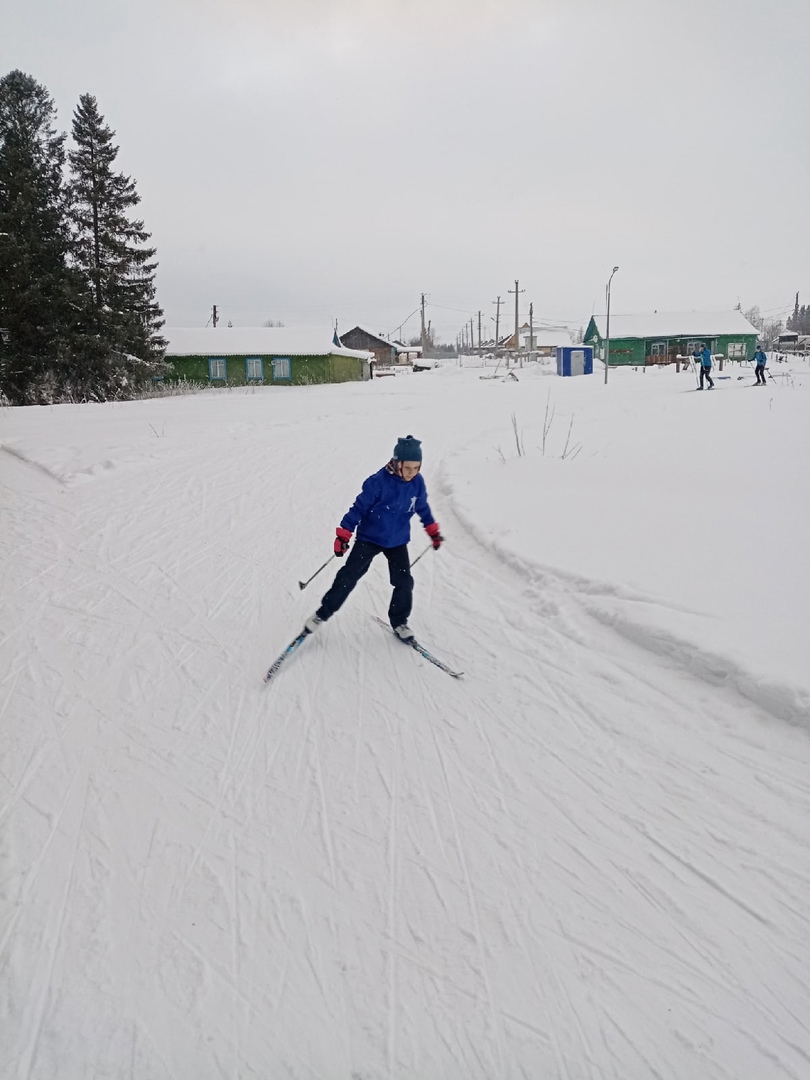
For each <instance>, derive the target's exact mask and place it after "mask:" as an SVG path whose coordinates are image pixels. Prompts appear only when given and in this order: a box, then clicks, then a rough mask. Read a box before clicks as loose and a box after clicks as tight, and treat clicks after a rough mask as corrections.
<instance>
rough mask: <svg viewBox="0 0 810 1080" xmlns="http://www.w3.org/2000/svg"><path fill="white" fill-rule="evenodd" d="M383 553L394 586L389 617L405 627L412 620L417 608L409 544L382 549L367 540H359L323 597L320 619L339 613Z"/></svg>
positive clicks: (392, 623)
mask: <svg viewBox="0 0 810 1080" xmlns="http://www.w3.org/2000/svg"><path fill="white" fill-rule="evenodd" d="M380 552H382V553H383V555H385V557H386V559H387V560H388V580H389V581H390V582H391V584H392V585H393V586H394V592H393V594H392V596H391V603H390V604H389V605H388V618H389V620H390V622H391V625H392V626H401V625H402V623H405V622H407V621H408V616H409V615H410V613H411V608H412V607H413V578H412V577H411V560H410V559H409V557H408V545H407V544H401V545H400V546H399V547H393V548H382V547H380V546H379V545H378V544H369V543H368V542H367V541H365V540H355V542H354V544H353V545H352V549H351V551H350V552H349V554H348V556H347V558H346V563H345V565H344V566H341V568H340V570H338V572H337V576H336V578H335V581H334V584H333V585H332V588H331V589H330V590H329V591H328V592H327V593H326V594H325V595H324V597H323V599H322V600H321V606H320V607H319V608H318V610H317V612H316V614H317V616H318V618H320V619H328V618H330V617H331V616H332V615H334V614H335V612H336V611H337V610H338V608H340V607H341V606H342V605H343V604H344V603H345V601H346V598H347V597H348V595H349V593H350V592H351V591H352V589H353V588H354V587H355V585H356V584H357V582H358V581H359V580H360V578H361V577H362V576H363V574H365V573H366V572H367V571H368V568H369V567H370V566H371V563H372V561H373V560H374V559H375V558H376V557H377V555H379V554H380Z"/></svg>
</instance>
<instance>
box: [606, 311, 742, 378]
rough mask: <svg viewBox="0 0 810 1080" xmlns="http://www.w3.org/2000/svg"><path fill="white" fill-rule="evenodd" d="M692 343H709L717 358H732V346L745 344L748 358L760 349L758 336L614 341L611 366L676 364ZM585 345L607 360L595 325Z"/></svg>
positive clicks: (729, 335) (690, 335) (611, 347)
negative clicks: (662, 348)
mask: <svg viewBox="0 0 810 1080" xmlns="http://www.w3.org/2000/svg"><path fill="white" fill-rule="evenodd" d="M690 341H705V342H706V344H707V345H708V346H709V348H710V349H711V351H712V353H713V355H715V356H725V357H727V356H728V354H729V345H730V344H732V343H734V344H736V343H741V344H742V345H743V346H744V350H745V357H744V359H746V360H747V359H748V358H749V357H750V356H753V354H754V350H755V349H756V346H757V335H756V334H715V335H707V334H684V335H681V336H679V337H672V338H663V337H660V336H658V337H646V338H632V337H613V336H611V338H610V366H611V367H614V366H615V367H620V366H622V365H628V366H637V367H644V366H651V365H655V364H674V363H675V359H676V357H677V356H678V355H680V356H684V355H685V354H686V352H687V345H688V343H689V342H690ZM585 344H586V345H593V346H594V355H595V357H598V358H599V359H604V357H603V356H602V355H601V350H602V347H603V346H604V339H603V338H602V336H601V334H600V333H599V331H598V330H597V328H596V325H595V323H594V322H593V321H591V323H590V324H589V326H588V331H587V333H586V335H585ZM657 344H663V345H665V347H666V351H665V352H662V353H661V354H659V355H655V356H654V355H653V349H652V347H653V345H657Z"/></svg>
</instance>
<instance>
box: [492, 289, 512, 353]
mask: <svg viewBox="0 0 810 1080" xmlns="http://www.w3.org/2000/svg"><path fill="white" fill-rule="evenodd" d="M492 303H493V304H497V307H496V308H495V359H496V360H497V359H498V341H499V340H500V339H499V336H498V335H499V330H498V328H499V326H500V325H501V298H500V296H499V297H498V299H497V300H493V301H492ZM506 366H507V367H508V366H509V361H508V360H507V361H506Z"/></svg>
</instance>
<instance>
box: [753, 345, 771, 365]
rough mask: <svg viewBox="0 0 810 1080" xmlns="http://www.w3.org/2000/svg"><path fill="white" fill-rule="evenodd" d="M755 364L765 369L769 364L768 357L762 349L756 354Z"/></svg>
mask: <svg viewBox="0 0 810 1080" xmlns="http://www.w3.org/2000/svg"><path fill="white" fill-rule="evenodd" d="M754 363H755V364H757V366H758V367H765V365H766V364H767V363H768V357H767V356H766V355H765V353H764V352H763V351H762V349H757V351H756V352H755V353H754Z"/></svg>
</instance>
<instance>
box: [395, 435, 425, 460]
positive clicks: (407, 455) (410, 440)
mask: <svg viewBox="0 0 810 1080" xmlns="http://www.w3.org/2000/svg"><path fill="white" fill-rule="evenodd" d="M421 460H422V443H421V442H420V441H419V439H415V438H414V437H413V435H406V436H405V437H404V438H400V439H397V445H396V446H395V447H394V461H421Z"/></svg>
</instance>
